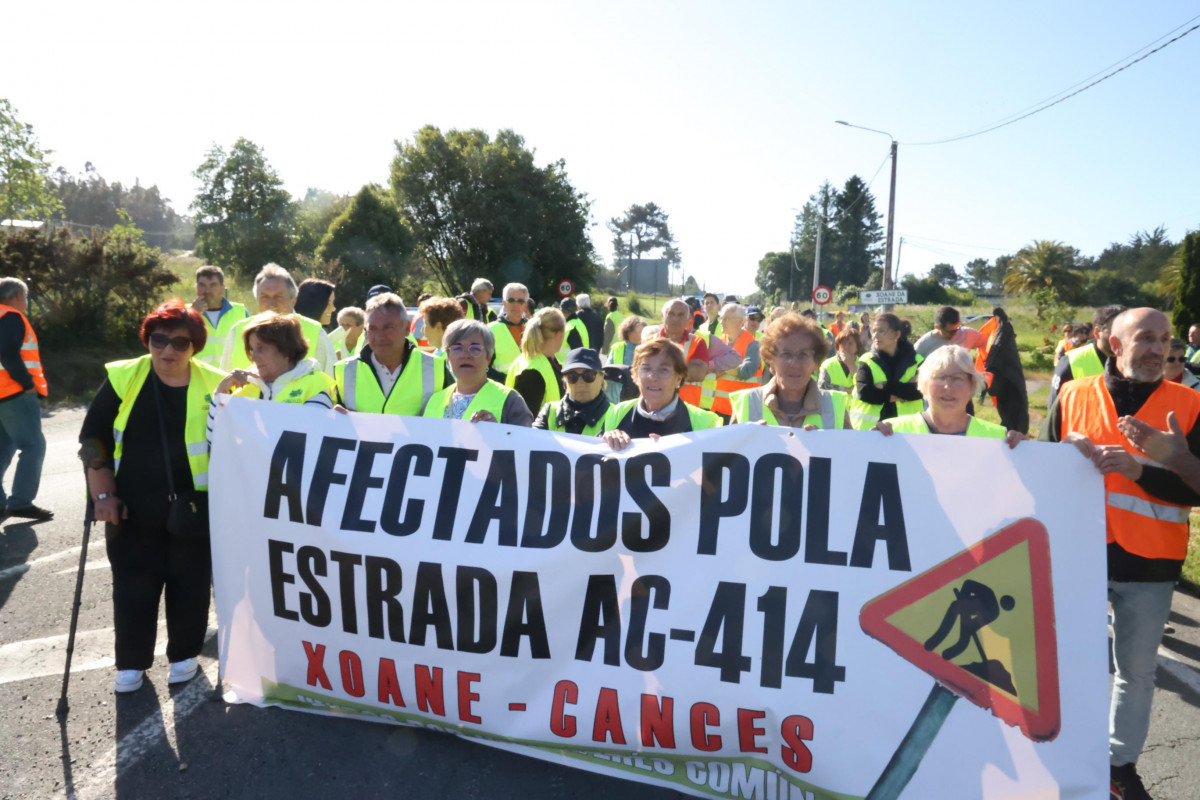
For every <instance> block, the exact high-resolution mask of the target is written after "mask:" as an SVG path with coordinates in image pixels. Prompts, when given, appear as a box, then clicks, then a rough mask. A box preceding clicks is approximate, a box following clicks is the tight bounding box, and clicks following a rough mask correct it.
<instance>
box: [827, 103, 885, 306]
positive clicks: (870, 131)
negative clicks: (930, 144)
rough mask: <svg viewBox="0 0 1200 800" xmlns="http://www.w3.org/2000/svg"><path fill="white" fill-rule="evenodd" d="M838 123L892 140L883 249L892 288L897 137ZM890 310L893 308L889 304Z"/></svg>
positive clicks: (838, 122) (873, 129)
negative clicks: (890, 183) (889, 186)
mask: <svg viewBox="0 0 1200 800" xmlns="http://www.w3.org/2000/svg"><path fill="white" fill-rule="evenodd" d="M834 121H835V122H836V123H837V124H838V125H845V126H846V127H847V128H858V129H859V130H860V131H870V132H871V133H882V134H883V135H884V136H886V137H888V138H889V139H891V140H892V155H891V159H892V186H891V190H890V191H889V192H888V220H887V243H886V244H885V245H884V250H883V286H882V287H881V288H883V289H891V288H892V231H893V230H894V227H895V220H896V137H894V136H892V135H891V134H890V133H888V132H887V131H881V130H876V129H875V128H866V127H863V126H862V125H854V124H852V123H849V122H845V121H843V120H840V119H839V120H834ZM887 308H888V310H891V306H890V305H889V306H888V307H887Z"/></svg>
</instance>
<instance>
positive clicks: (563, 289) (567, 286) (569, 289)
mask: <svg viewBox="0 0 1200 800" xmlns="http://www.w3.org/2000/svg"><path fill="white" fill-rule="evenodd" d="M574 293H575V284H573V283H571V282H570V281H569V280H566V279H565V278H564V279H563V280H561V281H559V282H558V296H559V297H570V296H571V295H572V294H574Z"/></svg>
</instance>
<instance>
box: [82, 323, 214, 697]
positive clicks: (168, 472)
mask: <svg viewBox="0 0 1200 800" xmlns="http://www.w3.org/2000/svg"><path fill="white" fill-rule="evenodd" d="M206 338H207V330H206V327H205V324H204V321H203V320H202V319H201V317H200V315H199V314H198V313H197V312H196V311H194V310H193V309H192V308H191V307H189V306H187V305H185V304H184V303H183V301H181V300H170V301H168V302H166V303H163V304H162V305H161V306H159V307H158V308H157V309H155V310H154V311H153V312H152V313H151V314H150V315H149V316H147V317H146V318H145V319H144V320H143V321H142V327H141V340H142V344H144V345H145V346H146V348H147V350H149V353H148V354H147V355H144V356H142V357H140V358H134V359H130V360H127V361H114V362H112V363H110V364H106V365H105V369H106V370H107V372H108V377H107V379H106V380H105V381H104V384H103V385H101V387H100V390H99V391H98V392H97V393H96V397H95V399H94V400H93V401H92V405H91V407H90V408H89V409H88V413H87V416H86V417H85V419H84V421H83V430H82V431H80V434H79V441H80V443H81V444H82V445H83V447H82V448H81V451H80V455H81V457H82V458H83V461H84V464H85V465H86V468H87V484H88V492H89V493H90V495H91V499H92V501H93V502H94V504H95V518H96V519H97V520H98V521H101V522H104V523H105V544H106V547H107V551H108V561H109V563H110V564H111V565H112V577H113V581H112V584H113V617H114V623H115V629H116V662H117V663H116V666H117V675H116V683H115V686H114V688H115V690H116V691H118V692H132V691H136V690H137V689H139V688H141V686H142V681H143V677H144V673H145V671H146V670H147V669H149V668H150V666H151V664H152V663H153V662H154V639H155V633H156V631H157V627H158V606H159V600H160V598H161V597H162V596H163V590H164V589H165V590H166V613H167V660H168V661H170V662H171V669H170V673H169V674H168V676H167V682H168V683H185V682H187V681H189V680H191V679H192V678H193V677H194V676H195V675H196V671H197V670H198V668H199V665H198V662H197V656H199V655H200V648H201V646H202V645H203V644H204V634H205V629H206V628H207V626H208V600H209V584H210V582H211V573H212V564H211V561H210V555H209V544H208V531H207V522H204V524H203V525H202V526H201V527H202V529H200V530H196V529H190V530H188V531H186V535H185V532H184V531H181V530H177V531H176V532H175V533H174V534H173V533H171V532H169V530H168V516H169V514H170V512H171V508H172V503H171V499H170V498H171V497H172V496H173V495H175V496H179V495H182V496H187V495H189V494H191V495H192V498H191V501H192V502H193V503H199V504H203V503H205V502H206V500H205V499H204V498H206V497H207V491H208V444H207V442H206V437H205V426H206V421H207V419H208V405H209V396H210V395H212V394H213V393H215V392H216V390H217V386H218V384H220V382H221V378H222V377H223V376H224V373H222V372H220V371H218V370H217V369H215V368H213V367H210V366H208V365H207V364H204V363H202V362H200V361H197V360H196V359H194V358H193V356H194V355H195V354H196V353H197V352H199V351H200V350H202V349H203V348H204V343H205V341H206ZM193 493H199V494H198V495H195V494H193ZM205 519H206V517H205Z"/></svg>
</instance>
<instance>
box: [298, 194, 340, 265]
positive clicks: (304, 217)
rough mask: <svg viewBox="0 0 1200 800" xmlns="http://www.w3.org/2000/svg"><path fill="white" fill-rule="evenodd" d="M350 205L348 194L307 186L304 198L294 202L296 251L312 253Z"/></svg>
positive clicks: (306, 253)
mask: <svg viewBox="0 0 1200 800" xmlns="http://www.w3.org/2000/svg"><path fill="white" fill-rule="evenodd" d="M349 205H350V195H342V194H334V193H333V192H327V191H325V190H324V189H314V188H313V187H311V186H310V187H309V188H308V191H306V192H305V193H304V199H302V200H300V201H298V202H297V203H296V252H297V253H301V254H305V255H312V254H314V253H316V251H317V247H318V246H320V244H321V240H322V239H324V238H325V235H326V234H327V233H329V226H330V225H332V224H333V221H334V220H335V219H337V218H338V216H340V215H341V213H342V212H343V211H345V210H346V207H347V206H349Z"/></svg>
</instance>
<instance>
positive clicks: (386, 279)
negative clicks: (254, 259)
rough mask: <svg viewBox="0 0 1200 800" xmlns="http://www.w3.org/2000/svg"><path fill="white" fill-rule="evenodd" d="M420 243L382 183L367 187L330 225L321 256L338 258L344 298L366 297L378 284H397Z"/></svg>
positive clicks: (320, 252) (318, 248)
mask: <svg viewBox="0 0 1200 800" xmlns="http://www.w3.org/2000/svg"><path fill="white" fill-rule="evenodd" d="M415 244H416V242H415V241H414V240H413V235H412V231H410V230H409V229H408V226H406V225H405V224H404V222H403V220H401V219H400V212H399V211H397V210H396V204H395V203H394V202H393V201H392V199H391V198H390V197H385V196H383V189H382V188H381V187H379V186H374V185H370V186H364V187H363V188H362V189H361V190H359V193H358V194H357V195H355V196H354V199H353V200H351V201H350V205H349V206H347V207H346V210H345V211H343V212H342V213H341V215H340V216H338V218H337V219H335V220H334V221H333V222H332V223H331V224H330V225H329V232H328V233H326V234H325V238H323V239H322V240H321V244H320V246H318V247H317V258H319V259H321V260H323V261H333V260H334V259H337V260H339V261H340V262H341V266H342V273H341V278H340V280H339V281H338V291H339V292H340V293H341V294H342V296H343V297H349V298H359V297H366V296H367V290H368V289H370V288H371V287H372V286H374V285H375V284H377V283H385V284H388V285H389V286H397V285H399V283H400V278H401V276H402V274H403V273H404V271H405V266H406V262H407V261H408V258H409V256H410V255H411V254H412V251H413V247H414V246H415Z"/></svg>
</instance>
